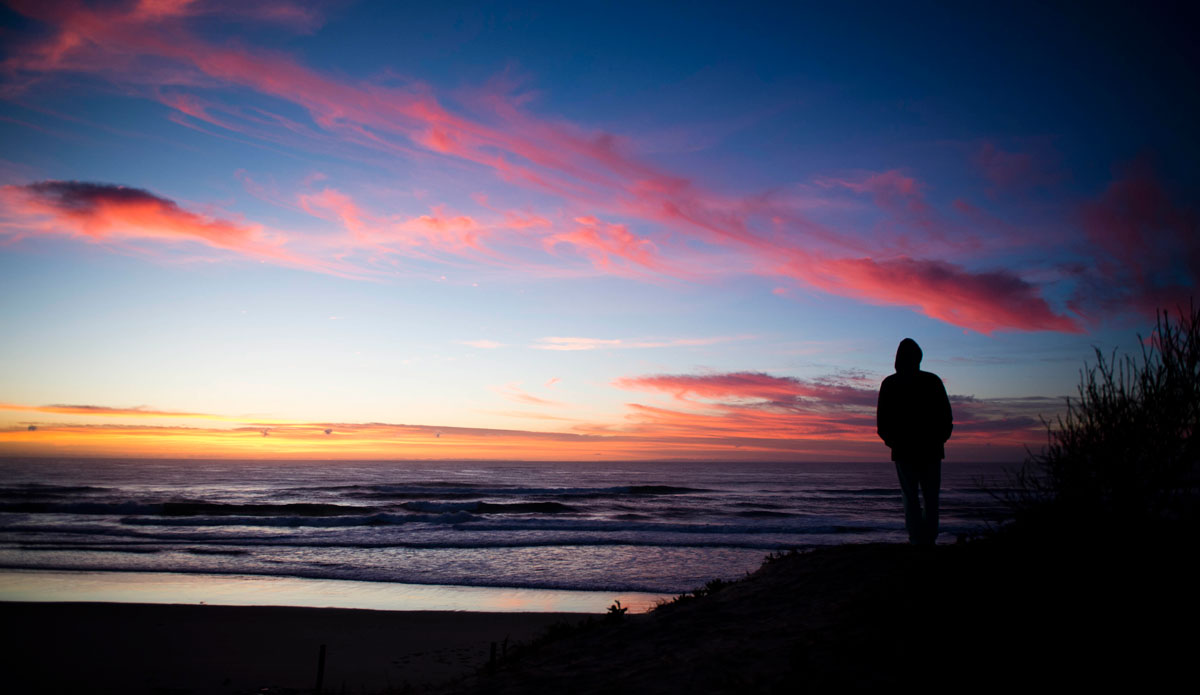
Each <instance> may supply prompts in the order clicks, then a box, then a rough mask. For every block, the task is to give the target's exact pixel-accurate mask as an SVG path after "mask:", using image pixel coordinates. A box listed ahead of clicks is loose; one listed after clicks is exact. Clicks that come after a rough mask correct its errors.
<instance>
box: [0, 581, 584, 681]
mask: <svg viewBox="0 0 1200 695" xmlns="http://www.w3.org/2000/svg"><path fill="white" fill-rule="evenodd" d="M0 616H3V620H4V623H5V624H6V625H8V626H10V627H15V626H19V629H11V630H6V631H5V633H6V635H5V637H4V641H5V644H4V649H5V651H6V654H7V655H8V659H7V660H8V661H9V663H10V664H11V666H10V669H9V670H10V675H11V676H12V677H13V678H14V679H15V682H16V683H17V684H18V686H19V687H18V689H17V691H18V692H40V691H70V690H72V689H74V690H77V691H79V692H88V693H109V692H112V693H131V694H132V693H150V692H176V691H178V692H191V693H196V694H197V695H205V694H209V693H212V694H217V693H236V692H259V691H260V689H263V688H280V689H296V690H306V689H311V688H312V687H313V686H314V684H315V679H316V672H317V659H318V653H319V650H320V647H321V645H326V664H325V680H324V682H325V688H326V689H328V690H332V691H335V692H336V691H338V690H340V689H341V688H342V687H343V685H344V687H345V689H346V691H347V692H359V691H360V690H364V689H365V690H366V691H367V692H377V691H380V690H385V689H389V688H403V687H406V686H410V687H413V688H421V687H424V686H426V685H430V684H434V683H441V682H445V681H448V680H453V679H456V678H460V677H462V676H465V675H468V674H470V673H473V672H474V671H475V670H476V669H478V668H480V667H482V666H484V665H486V664H487V662H488V659H489V658H490V654H491V648H492V643H497V644H498V645H500V647H499V648H500V649H501V650H503V645H504V642H505V640H507V641H508V644H510V645H512V644H515V643H516V642H528V641H529V640H531V639H532V638H534V637H535V636H537V635H538V634H540V633H542V632H543V631H544V630H545V629H546V628H548V627H549V626H551V625H553V624H555V623H559V622H563V621H567V622H573V621H577V620H579V619H580V618H582V617H585V616H584V614H580V613H569V612H563V613H535V612H524V613H515V612H470V611H425V610H406V611H384V610H364V609H345V608H309V607H295V606H214V605H204V606H199V605H181V604H147V603H100V602H61V603H47V602H13V601H0Z"/></svg>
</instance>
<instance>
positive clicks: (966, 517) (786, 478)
mask: <svg viewBox="0 0 1200 695" xmlns="http://www.w3.org/2000/svg"><path fill="white" fill-rule="evenodd" d="M1003 480H1004V472H1003V467H1002V466H1001V465H998V464H965V463H952V462H951V463H946V464H944V465H943V481H942V536H941V542H943V543H945V542H953V541H954V539H955V537H956V535H958V534H965V533H970V532H972V531H977V530H980V529H981V528H983V527H984V526H985V525H986V524H988V523H991V522H995V521H996V520H997V519H999V518H1001V517H1002V515H1003V507H1002V506H1001V505H1000V504H998V503H997V501H996V500H995V499H993V498H992V496H991V495H990V494H989V493H988V491H987V489H988V488H989V487H992V488H996V487H1000V486H1001V485H1002V483H1003ZM905 540H906V535H905V533H904V523H903V515H902V513H901V508H900V496H899V489H898V486H897V483H896V473H895V470H894V468H893V466H892V464H891V463H888V462H880V463H869V464H868V463H695V462H687V463H684V462H657V463H645V462H638V463H602V464H601V463H577V462H574V463H573V462H562V463H544V462H537V463H533V462H530V463H513V462H480V461H459V462H447V461H439V462H411V461H399V462H398V461H355V462H346V461H319V462H314V461H305V462H297V461H225V460H221V461H214V460H142V459H130V460H114V459H105V460H83V459H7V460H0V574H4V575H5V577H7V580H8V583H7V584H6V583H4V582H0V600H2V599H5V598H6V595H5V594H6V591H8V592H9V593H11V592H12V591H14V590H12V589H11V586H13V585H12V578H13V577H14V576H19V577H22V578H23V581H25V582H26V584H28V583H30V582H33V583H37V582H38V581H39V580H38V578H39V577H42V578H44V579H45V580H46V582H49V580H50V579H51V578H53V579H54V580H55V581H59V582H60V583H61V582H65V586H66V587H67V589H66V594H65V595H67V596H70V591H69V589H70V586H71V577H79V578H80V581H82V579H83V578H86V577H91V578H95V577H103V576H113V577H117V578H118V579H117V580H114V581H118V580H119V581H123V582H136V581H137V580H138V578H139V577H141V578H142V580H143V581H146V580H147V578H151V577H153V578H158V579H157V580H162V578H163V577H167V578H168V579H171V578H174V579H177V580H178V579H188V578H191V579H196V578H199V577H208V578H210V579H212V578H222V577H223V578H226V579H227V580H229V578H234V577H236V578H242V579H253V578H278V579H284V578H290V579H303V580H319V581H322V582H325V584H323V585H318V586H326V587H332V586H335V585H337V586H343V585H346V586H362V587H366V588H365V589H364V591H367V592H368V593H369V592H370V591H371V590H373V588H375V589H377V588H378V587H380V586H382V585H383V584H388V585H396V586H400V585H402V586H404V587H407V588H408V589H409V590H418V591H419V588H420V587H421V586H429V587H441V590H442V591H443V593H444V592H445V591H448V590H451V591H452V590H454V589H455V588H457V590H458V592H459V593H460V594H463V593H464V592H466V593H470V592H469V591H468V589H471V588H474V589H479V588H501V587H503V588H511V589H526V590H530V589H531V590H539V591H543V592H546V591H573V592H607V593H608V594H613V595H624V594H622V593H621V592H626V593H629V594H637V593H641V594H644V595H646V596H661V595H670V594H678V593H681V592H684V591H688V590H691V589H694V588H696V587H699V586H702V585H703V584H704V583H706V582H708V581H710V580H712V579H717V578H720V579H735V578H737V577H740V576H744V575H745V574H746V573H747V572H749V571H753V570H754V569H756V568H757V567H758V566H759V565H760V564H761V563H762V561H763V558H764V557H765V556H766V555H767V554H768V553H771V552H778V551H782V550H788V549H792V548H801V549H803V548H812V547H815V546H823V545H831V544H840V543H873V542H904V541H905ZM39 572H40V573H42V574H39ZM64 573H66V574H64ZM105 573H121V574H114V575H108V574H105ZM31 577H32V579H30V578H31ZM64 577H65V579H64ZM346 582H360V583H363V582H369V583H374V584H357V585H347V584H345V583H346ZM43 583H44V584H45V585H46V586H49V585H50V584H52V583H53V582H50V583H45V582H43ZM243 583H244V584H245V582H243ZM381 583H382V584H381ZM246 586H251V584H246ZM260 586H261V585H260ZM273 586H275V587H277V588H278V589H280V591H282V590H283V589H284V588H286V587H287V586H290V585H289V584H287V583H286V582H283V583H277V584H275V585H273ZM5 587H10V588H9V589H6V588H5ZM614 592H616V593H615V594H614ZM7 598H10V599H11V598H12V596H11V595H10V596H7ZM604 600H608V599H607V598H606V599H604ZM631 600H632V598H631ZM290 602H291V603H297V602H298V601H295V600H292V601H290ZM439 605H442V604H439ZM448 605H450V606H452V607H453V606H455V605H457V604H455V603H454V601H453V600H451V601H450V603H449V604H448ZM465 605H474V604H471V602H470V601H467V602H466V604H465Z"/></svg>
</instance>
